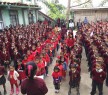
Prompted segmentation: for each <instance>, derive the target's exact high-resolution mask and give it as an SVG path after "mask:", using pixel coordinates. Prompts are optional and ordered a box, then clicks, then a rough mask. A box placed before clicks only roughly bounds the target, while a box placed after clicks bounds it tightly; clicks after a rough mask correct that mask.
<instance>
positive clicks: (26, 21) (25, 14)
mask: <svg viewBox="0 0 108 95" xmlns="http://www.w3.org/2000/svg"><path fill="white" fill-rule="evenodd" d="M24 19H25V25H28V24H29V20H28V11H27V10H24Z"/></svg>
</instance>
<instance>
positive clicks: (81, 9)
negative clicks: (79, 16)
mask: <svg viewBox="0 0 108 95" xmlns="http://www.w3.org/2000/svg"><path fill="white" fill-rule="evenodd" d="M84 10H85V11H88V10H108V7H93V8H71V11H84Z"/></svg>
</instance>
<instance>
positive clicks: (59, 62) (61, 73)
mask: <svg viewBox="0 0 108 95" xmlns="http://www.w3.org/2000/svg"><path fill="white" fill-rule="evenodd" d="M56 66H58V68H59V69H60V71H59V76H60V82H61V81H62V78H63V65H62V61H61V60H59V61H58V64H57V65H56Z"/></svg>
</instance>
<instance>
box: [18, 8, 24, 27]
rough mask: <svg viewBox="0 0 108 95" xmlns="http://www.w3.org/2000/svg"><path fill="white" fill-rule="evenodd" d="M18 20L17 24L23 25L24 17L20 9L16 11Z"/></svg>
mask: <svg viewBox="0 0 108 95" xmlns="http://www.w3.org/2000/svg"><path fill="white" fill-rule="evenodd" d="M18 19H19V24H21V25H22V24H24V20H23V19H24V17H23V14H22V10H21V9H19V10H18Z"/></svg>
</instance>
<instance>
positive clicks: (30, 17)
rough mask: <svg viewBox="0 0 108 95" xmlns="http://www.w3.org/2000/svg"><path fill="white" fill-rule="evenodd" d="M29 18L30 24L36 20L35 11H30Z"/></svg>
mask: <svg viewBox="0 0 108 95" xmlns="http://www.w3.org/2000/svg"><path fill="white" fill-rule="evenodd" d="M28 20H29V24H31V23H33V22H34V20H33V12H32V11H29V13H28Z"/></svg>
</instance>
